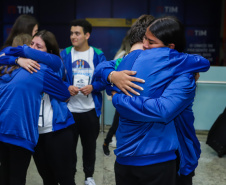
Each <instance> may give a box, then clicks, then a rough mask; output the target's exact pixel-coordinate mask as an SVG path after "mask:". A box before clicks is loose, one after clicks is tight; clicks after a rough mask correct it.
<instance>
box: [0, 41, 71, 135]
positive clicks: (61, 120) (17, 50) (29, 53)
mask: <svg viewBox="0 0 226 185" xmlns="http://www.w3.org/2000/svg"><path fill="white" fill-rule="evenodd" d="M1 53H4V54H5V56H3V57H0V64H11V65H15V61H13V60H12V58H17V57H24V58H30V59H32V60H35V61H38V62H40V63H44V64H46V65H48V66H49V67H51V68H52V69H53V70H54V71H56V72H57V74H58V75H59V76H60V77H61V78H62V77H63V76H64V75H65V68H64V65H63V63H62V61H61V59H60V58H59V57H58V56H56V55H54V54H50V53H47V52H42V51H39V50H36V49H32V48H30V47H28V46H27V45H24V46H18V47H7V48H5V49H4V50H2V51H1ZM10 61H11V62H10ZM50 101H51V105H52V108H53V122H52V124H53V131H57V130H60V129H63V128H66V127H68V126H69V125H71V124H73V123H74V122H75V121H74V118H73V116H72V114H71V112H70V111H69V109H68V108H67V103H66V102H62V101H58V100H56V99H54V98H53V97H51V96H50Z"/></svg>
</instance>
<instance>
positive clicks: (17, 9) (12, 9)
mask: <svg viewBox="0 0 226 185" xmlns="http://www.w3.org/2000/svg"><path fill="white" fill-rule="evenodd" d="M7 11H8V14H16V13H18V14H34V6H22V5H18V6H14V5H9V6H8V8H7Z"/></svg>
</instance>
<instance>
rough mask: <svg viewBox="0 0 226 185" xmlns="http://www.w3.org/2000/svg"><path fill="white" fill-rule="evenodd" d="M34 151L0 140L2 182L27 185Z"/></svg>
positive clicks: (0, 173)
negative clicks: (28, 171)
mask: <svg viewBox="0 0 226 185" xmlns="http://www.w3.org/2000/svg"><path fill="white" fill-rule="evenodd" d="M31 155H32V152H31V151H29V150H27V149H25V148H22V147H19V146H16V145H11V144H8V143H4V142H0V164H1V165H0V184H1V185H25V183H26V175H27V169H28V167H29V164H30V160H31Z"/></svg>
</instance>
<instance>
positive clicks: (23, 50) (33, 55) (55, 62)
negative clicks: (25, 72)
mask: <svg viewBox="0 0 226 185" xmlns="http://www.w3.org/2000/svg"><path fill="white" fill-rule="evenodd" d="M5 55H10V56H14V57H23V58H29V59H32V60H34V61H37V62H40V63H43V64H46V65H48V66H49V67H51V68H52V69H53V71H55V72H58V71H59V69H60V67H61V59H60V57H59V56H57V55H54V54H51V53H47V52H43V51H39V50H36V49H32V48H30V47H29V46H27V45H23V46H18V47H10V48H9V49H8V50H6V52H5ZM30 65H32V64H30Z"/></svg>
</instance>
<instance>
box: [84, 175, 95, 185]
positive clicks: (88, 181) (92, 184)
mask: <svg viewBox="0 0 226 185" xmlns="http://www.w3.org/2000/svg"><path fill="white" fill-rule="evenodd" d="M85 185H96V183H95V181H94V179H93V177H88V178H87V179H86V181H85Z"/></svg>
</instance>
